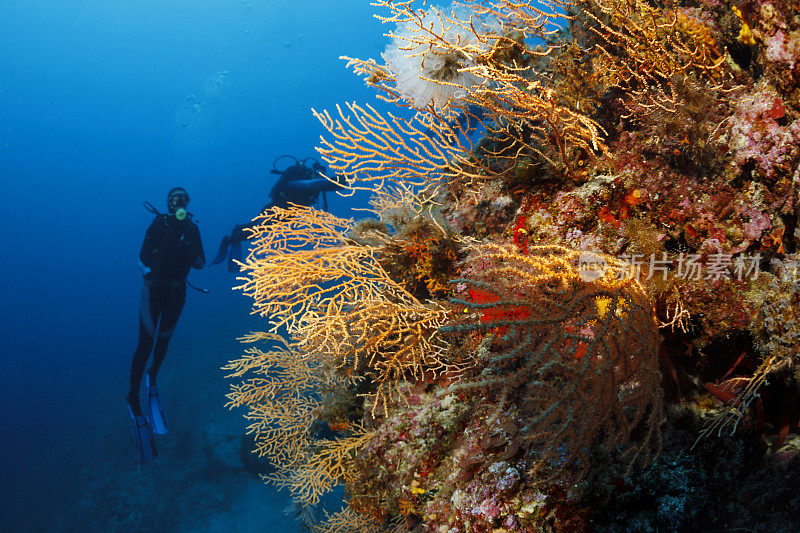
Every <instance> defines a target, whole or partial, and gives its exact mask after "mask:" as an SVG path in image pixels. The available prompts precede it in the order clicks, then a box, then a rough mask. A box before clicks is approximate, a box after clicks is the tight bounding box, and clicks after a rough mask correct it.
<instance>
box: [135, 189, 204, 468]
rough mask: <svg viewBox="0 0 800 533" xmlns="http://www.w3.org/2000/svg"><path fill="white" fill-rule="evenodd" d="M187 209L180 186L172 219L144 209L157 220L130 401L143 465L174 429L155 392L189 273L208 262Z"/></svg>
mask: <svg viewBox="0 0 800 533" xmlns="http://www.w3.org/2000/svg"><path fill="white" fill-rule="evenodd" d="M188 204H189V195H188V194H187V193H186V191H185V190H184V189H183V188H181V187H175V188H174V189H172V190H170V191H169V193H168V194H167V208H168V210H169V213H168V214H164V213H159V212H158V210H157V209H156V208H155V207H153V206H152V204H150V203H149V202H145V204H144V205H145V208H147V209H148V211H150V212H152V213H154V214H155V215H156V218H155V220H153V223H152V224H150V227H149V228H147V233H146V234H145V237H144V242H143V243H142V250H141V252H140V253H139V266H140V267H141V269H142V274H143V276H144V287H143V288H142V301H141V308H140V310H139V343H138V345H137V346H136V351H135V352H134V354H133V361H132V362H131V383H130V384H131V388H130V392H129V393H128V396H127V398H126V400H127V403H128V409H129V411H130V415H131V418H132V419H133V424H134V432H135V433H134V434H135V437H136V446H137V448H138V449H139V459H140V461H141V463H142V464H144V463H148V462H150V461H152V460H153V459H155V458H156V457H157V456H158V453H157V452H156V447H155V443H154V442H153V432H155V433H158V434H164V433H167V431H168V430H169V428H168V427H167V422H166V418H165V417H164V409H163V405H162V403H161V399H160V397H159V395H158V388H157V387H156V374H158V369H159V368H160V367H161V363H162V362H163V361H164V356H165V355H166V353H167V347H168V345H169V340H170V337H172V332H173V331H174V330H175V325H176V324H177V322H178V317H180V314H181V310H183V304H184V302H185V300H186V285H187V281H186V276H187V275H188V274H189V269H190V268H197V269H201V268H203V266H204V265H205V262H206V258H205V254H204V253H203V244H202V242H201V241H200V231H199V230H198V229H197V224H195V223H194V222H193V221H192V214H191V213H189V212H187V211H186V206H187V205H188ZM190 286H192V285H191V284H190ZM192 287H193V286H192ZM193 288H194V287H193ZM197 290H201V289H197ZM201 291H202V292H207V291H206V290H201ZM154 344H155V349H153V345H154ZM151 350H152V352H153V362H152V365H151V366H150V368H149V369H148V371H147V379H146V381H145V388H146V389H147V402H146V406H145V412H144V413H143V412H142V408H141V405H140V403H139V386H140V384H141V381H142V376H143V374H144V370H145V365H146V364H147V360H148V359H149V357H150V352H151Z"/></svg>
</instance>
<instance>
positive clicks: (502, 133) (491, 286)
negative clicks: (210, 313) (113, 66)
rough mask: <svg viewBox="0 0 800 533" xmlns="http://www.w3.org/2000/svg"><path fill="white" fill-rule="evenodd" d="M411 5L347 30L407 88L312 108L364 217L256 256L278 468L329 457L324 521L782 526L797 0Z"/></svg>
mask: <svg viewBox="0 0 800 533" xmlns="http://www.w3.org/2000/svg"><path fill="white" fill-rule="evenodd" d="M419 4H420V5H416V4H415V3H414V2H389V1H382V0H379V1H378V2H376V5H378V6H379V8H380V9H382V10H383V11H382V12H381V13H379V17H380V18H382V20H384V21H385V22H387V23H391V24H394V25H396V28H397V29H396V30H394V31H392V32H390V33H389V38H390V41H391V43H390V44H389V45H388V48H387V52H386V53H384V56H383V57H384V58H385V59H386V61H387V63H386V64H381V63H379V62H377V61H375V60H358V59H351V58H347V59H348V61H349V65H350V66H351V67H352V68H353V69H354V70H355V72H356V73H357V74H358V75H361V76H363V77H364V79H365V81H366V82H367V83H368V84H369V85H371V86H373V87H375V89H376V91H377V92H378V95H379V96H380V97H381V98H382V99H383V100H385V101H386V102H389V103H392V104H395V105H396V106H398V111H397V112H396V113H393V114H385V113H382V112H381V111H379V110H377V109H376V108H374V107H371V106H359V105H357V104H349V105H348V106H347V107H346V108H340V109H338V114H335V115H332V114H330V113H328V112H321V113H317V116H318V117H319V119H320V121H321V123H322V125H323V126H324V127H325V129H326V130H327V135H326V136H324V137H323V141H322V144H321V146H320V152H321V154H322V156H323V157H324V158H325V160H326V161H327V162H328V164H329V165H330V167H331V168H332V169H333V170H335V171H336V172H338V173H339V174H340V175H342V176H344V177H346V179H347V183H348V187H349V188H350V189H352V190H362V189H367V190H370V191H372V192H373V193H374V197H373V200H372V210H373V213H374V214H375V216H376V219H374V220H365V221H360V222H358V223H356V222H353V221H344V220H341V219H336V218H335V217H331V216H330V215H327V214H325V213H320V212H317V211H314V210H311V209H305V208H294V209H292V210H275V211H274V212H272V213H267V214H265V215H264V217H263V218H262V219H261V225H260V226H259V227H257V228H256V230H255V233H254V236H253V238H254V242H255V246H254V248H253V251H252V253H251V255H250V257H249V258H248V259H247V261H246V262H245V263H244V265H243V268H244V273H245V276H246V281H245V283H244V284H243V286H242V288H243V290H244V291H245V293H247V294H250V295H251V296H253V298H254V299H255V302H256V307H255V309H256V311H258V312H260V313H262V314H263V315H264V316H266V317H269V318H270V319H271V320H272V321H273V324H272V328H271V330H270V332H269V333H263V334H254V335H251V336H249V337H248V338H247V339H246V340H247V341H248V342H253V343H263V342H266V343H268V345H269V349H264V350H262V349H261V348H252V349H250V350H248V353H247V354H246V355H245V357H243V358H242V359H239V360H237V361H234V362H232V363H231V364H230V365H229V367H228V368H229V369H230V370H231V372H232V374H233V375H234V376H237V377H238V376H250V378H248V379H246V380H245V381H244V382H242V383H241V384H239V385H236V386H235V387H234V390H233V392H232V393H231V396H230V397H231V401H232V405H247V406H249V407H250V409H251V412H250V415H248V417H249V418H250V419H251V420H253V425H252V426H251V429H252V431H253V432H254V433H255V435H256V448H257V451H258V453H259V454H260V455H264V456H266V457H267V458H269V459H270V460H271V461H272V462H273V463H274V465H275V466H276V469H277V470H276V473H275V474H274V475H272V476H271V477H270V480H271V481H273V482H275V483H277V484H278V485H280V486H284V487H288V489H289V490H290V491H292V494H293V496H294V497H295V498H296V499H297V500H298V501H299V502H301V503H302V504H304V505H307V506H313V505H315V504H316V503H317V502H318V501H319V497H320V495H321V494H323V493H325V492H326V491H327V490H329V489H330V488H331V487H332V486H334V485H336V484H343V485H344V488H345V491H346V495H347V496H346V505H345V507H344V508H343V510H342V511H341V512H339V513H336V514H334V515H332V516H329V517H328V519H327V520H325V521H322V522H319V521H312V520H311V518H310V514H309V515H308V516H307V517H308V520H309V522H310V527H312V528H313V529H315V530H318V531H389V530H392V531H415V532H425V531H431V532H434V531H435V532H442V533H443V532H451V533H457V532H458V533H461V532H484V531H486V532H488V531H492V532H498V533H499V532H504V531H564V532H566V531H698V530H702V531H722V530H733V531H735V530H740V531H744V530H751V531H762V530H763V531H794V530H796V524H797V523H800V496H798V493H797V491H796V490H794V489H793V488H792V487H796V486H800V436H798V432H799V431H800V428H798V424H800V278H799V277H798V276H800V270H799V269H800V249H799V248H798V244H800V227H798V214H800V5H798V3H797V2H792V1H789V0H785V1H778V0H745V1H742V2H736V3H734V4H731V3H729V2H719V1H716V0H670V1H645V0H563V1H562V0H549V1H543V2H526V1H522V2H511V1H506V0H495V1H492V2H460V3H459V5H458V6H456V7H451V8H433V7H430V6H428V5H426V4H425V3H419ZM415 73H416V74H415ZM265 350H266V351H265ZM311 522H313V523H311ZM793 524H794V526H793Z"/></svg>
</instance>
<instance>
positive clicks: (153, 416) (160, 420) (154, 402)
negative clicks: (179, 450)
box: [144, 373, 169, 435]
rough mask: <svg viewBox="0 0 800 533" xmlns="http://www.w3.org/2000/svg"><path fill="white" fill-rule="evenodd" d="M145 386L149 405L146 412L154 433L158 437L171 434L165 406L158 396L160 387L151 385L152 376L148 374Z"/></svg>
mask: <svg viewBox="0 0 800 533" xmlns="http://www.w3.org/2000/svg"><path fill="white" fill-rule="evenodd" d="M144 386H145V388H146V389H147V405H146V406H145V412H146V413H147V418H148V419H149V422H150V426H151V427H152V428H153V432H154V433H156V434H157V435H164V434H166V433H169V426H168V425H167V417H166V416H165V415H164V404H163V403H162V402H161V396H159V395H158V387H156V384H155V383H153V384H152V385H151V384H150V374H149V373H148V374H146V377H145V382H144Z"/></svg>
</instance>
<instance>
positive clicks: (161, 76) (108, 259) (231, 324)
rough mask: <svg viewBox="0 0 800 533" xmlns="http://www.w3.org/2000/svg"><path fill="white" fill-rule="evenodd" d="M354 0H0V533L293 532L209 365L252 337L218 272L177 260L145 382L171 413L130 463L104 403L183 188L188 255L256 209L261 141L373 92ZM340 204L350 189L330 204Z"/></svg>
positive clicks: (380, 44) (288, 142) (313, 139)
mask: <svg viewBox="0 0 800 533" xmlns="http://www.w3.org/2000/svg"><path fill="white" fill-rule="evenodd" d="M373 9H374V8H373V7H372V6H370V5H369V1H368V0H341V1H338V2H323V1H321V0H202V1H200V0H158V1H156V0H24V1H13V0H2V1H0V183H2V190H0V227H1V228H2V243H1V245H2V248H3V251H2V253H1V254H0V256H1V257H2V260H0V280H2V285H3V291H2V292H3V297H2V302H3V309H2V320H0V338H1V339H2V340H3V349H2V352H0V361H2V364H1V365H0V427H2V431H1V432H0V499H1V500H0V501H2V502H3V503H4V505H3V508H4V511H3V512H2V513H0V531H138V530H143V529H148V530H152V531H162V530H163V531H273V530H276V529H282V530H284V531H286V532H289V531H293V530H297V529H298V525H297V522H296V521H295V520H294V518H293V517H292V516H291V513H289V514H288V515H285V514H284V513H283V511H284V508H285V507H286V506H287V504H288V503H289V501H288V496H287V494H286V493H285V492H276V491H275V490H274V489H272V488H270V487H267V486H265V485H263V484H262V483H261V482H260V481H259V480H258V479H256V478H255V477H253V476H252V475H251V474H250V473H248V471H247V470H246V469H245V468H244V466H243V465H242V462H241V460H240V459H239V456H238V454H239V450H240V448H241V437H242V434H243V431H244V427H245V423H246V422H245V420H244V419H243V418H242V417H241V412H231V411H228V410H226V409H225V408H224V407H223V404H224V403H225V398H224V394H225V393H226V392H227V388H228V383H226V382H225V380H224V379H223V377H222V376H223V373H222V372H221V371H220V370H219V367H220V366H222V365H223V364H225V363H226V361H228V360H229V359H231V358H233V357H236V356H237V355H238V354H239V353H240V352H241V349H240V347H239V345H238V344H237V342H236V340H235V338H236V337H237V336H240V335H242V334H244V333H246V332H247V331H250V330H253V329H259V328H260V327H261V325H262V323H263V322H262V320H261V319H259V318H258V317H252V316H250V315H249V306H250V302H249V301H248V300H247V299H246V298H245V297H244V296H242V295H241V294H239V293H237V292H234V291H232V290H231V287H232V285H234V283H235V279H234V276H233V275H231V274H230V273H229V272H227V271H226V270H225V268H224V267H223V266H217V267H211V268H208V269H206V270H203V271H200V272H193V273H192V274H191V275H190V281H192V282H193V283H194V284H196V285H199V286H202V287H207V288H209V289H210V293H209V294H207V295H202V294H200V293H197V292H194V291H188V292H189V293H188V295H187V302H186V306H185V308H184V312H183V315H182V316H181V319H180V322H179V324H178V327H177V330H176V333H175V335H174V336H173V339H172V343H171V346H170V349H169V352H168V353H167V357H166V360H165V362H164V365H163V367H162V371H161V373H160V375H159V385H160V386H161V389H162V395H163V396H164V398H165V401H166V403H167V406H168V409H169V414H170V417H171V422H172V426H173V428H172V431H171V433H170V434H169V435H166V436H163V437H162V436H159V437H157V445H158V446H159V452H160V458H159V460H158V461H157V462H156V463H155V464H153V465H150V466H147V467H140V466H138V464H137V456H136V450H135V447H134V442H133V436H132V429H131V423H130V419H129V417H128V413H127V410H126V407H125V404H124V397H125V394H126V391H127V386H128V372H129V368H130V360H131V356H132V353H133V350H134V347H135V344H136V339H137V313H138V306H139V293H140V290H141V285H142V282H141V277H140V273H139V270H138V267H137V258H138V252H139V248H140V246H141V243H142V238H143V236H144V231H145V230H146V228H147V227H148V225H149V224H150V222H151V220H152V215H151V214H150V213H148V212H147V211H145V209H144V208H143V206H142V202H143V201H145V200H147V201H150V202H152V203H153V204H154V205H155V206H156V207H158V208H159V209H161V210H165V209H166V206H165V198H166V193H167V191H168V190H169V189H170V188H172V187H174V186H178V185H179V186H182V187H185V188H186V189H187V190H188V191H189V194H190V195H191V198H192V200H191V204H190V206H189V210H190V211H191V212H193V213H194V215H195V217H196V219H197V220H198V221H199V227H200V231H201V235H202V238H203V244H204V247H205V252H206V256H207V257H213V255H214V253H215V252H216V247H217V243H218V242H219V240H220V238H221V237H222V236H223V235H224V234H226V233H227V232H229V231H230V228H231V226H232V225H233V224H237V223H244V222H246V221H247V220H249V219H250V218H251V217H253V216H254V215H255V214H257V213H258V211H259V210H260V209H261V207H262V206H263V205H264V204H265V203H266V202H267V200H268V199H267V193H268V191H269V189H270V187H271V185H272V184H273V183H274V179H275V176H274V175H271V174H269V173H268V170H269V169H270V168H271V167H272V161H273V159H274V158H275V157H277V156H279V155H281V154H293V155H295V156H297V157H299V158H304V157H308V156H313V155H316V154H315V152H314V150H313V148H314V146H315V145H316V143H317V142H318V138H319V136H320V134H322V133H323V132H324V130H323V128H322V127H321V125H320V124H319V123H318V122H317V120H316V119H315V118H314V117H313V115H312V114H311V111H310V108H311V107H314V108H316V109H326V108H327V109H331V108H333V107H334V105H335V104H336V103H342V102H345V101H353V100H357V101H360V102H369V103H376V102H377V101H376V99H375V97H374V93H373V92H372V91H371V90H369V89H368V88H366V87H365V86H364V84H363V82H362V81H361V80H360V79H358V78H357V77H355V76H354V75H353V74H352V72H350V71H348V70H347V69H346V68H345V63H344V61H342V60H340V59H339V56H340V55H349V56H355V57H364V58H366V57H377V56H378V55H379V54H380V52H381V51H382V50H383V48H384V46H385V45H386V42H387V38H386V37H384V36H383V35H382V34H383V33H385V32H386V31H388V29H389V28H387V27H385V26H382V25H381V24H380V22H379V21H378V20H376V19H374V18H373V16H372V14H373ZM330 204H331V210H332V211H333V212H334V213H336V214H339V215H344V216H352V213H350V211H349V209H350V207H353V206H363V204H364V198H355V199H347V200H345V199H338V198H334V197H331V199H330Z"/></svg>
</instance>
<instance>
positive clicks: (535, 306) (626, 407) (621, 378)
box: [444, 245, 662, 479]
mask: <svg viewBox="0 0 800 533" xmlns="http://www.w3.org/2000/svg"><path fill="white" fill-rule="evenodd" d="M586 256H587V254H584V255H581V253H580V252H576V251H569V250H567V249H564V248H557V247H535V248H532V249H531V250H530V253H529V254H528V255H520V254H519V253H517V252H514V251H512V250H510V249H507V248H502V247H499V246H493V245H483V246H481V247H478V248H476V249H475V250H473V254H472V255H471V256H470V258H469V260H468V261H467V263H466V265H464V274H465V275H466V276H469V277H465V278H462V279H457V280H454V281H453V283H455V284H456V285H457V286H458V287H459V288H460V290H461V293H462V294H463V297H462V298H460V299H456V300H455V301H454V303H455V304H456V305H458V306H464V313H465V318H463V319H462V320H460V321H459V323H458V324H452V325H448V326H447V327H446V328H444V329H445V330H446V331H451V332H454V333H456V332H457V333H460V334H478V335H490V336H491V348H490V349H489V351H488V352H486V353H485V355H484V357H483V360H481V361H480V362H479V363H478V364H477V365H476V369H479V370H480V373H479V374H477V375H473V376H470V375H465V376H464V377H463V378H462V379H461V380H459V382H458V383H457V384H455V385H453V387H452V388H453V390H457V391H481V393H482V394H486V395H489V396H491V397H496V398H498V399H500V398H502V399H503V401H511V402H512V403H515V404H516V405H517V406H518V407H517V408H518V413H517V419H518V420H519V422H518V423H519V424H520V425H521V426H523V429H521V430H520V437H521V439H522V440H523V441H526V442H527V443H528V446H529V447H530V449H531V450H532V452H533V453H534V455H535V456H536V457H537V458H538V459H537V461H536V462H535V465H534V466H533V472H534V473H535V472H539V471H543V472H547V473H548V474H547V475H546V476H544V477H546V478H547V479H551V477H554V476H560V477H562V478H563V476H564V475H566V472H565V471H570V472H571V473H572V474H573V475H575V476H576V477H580V475H582V474H583V473H585V471H586V470H588V468H589V466H590V465H589V464H588V462H587V459H588V457H587V455H586V450H588V449H590V448H592V447H593V446H595V445H598V444H599V445H600V446H601V447H602V448H604V449H605V450H606V451H608V452H611V451H613V450H615V449H616V447H617V446H622V445H627V444H628V443H629V441H630V439H631V436H632V434H633V433H634V431H635V430H636V429H637V428H639V425H640V424H642V425H643V427H644V436H643V438H642V441H641V443H640V444H638V445H637V446H634V447H633V448H631V449H630V450H629V452H627V453H628V455H629V456H630V458H631V461H630V464H633V462H634V459H636V458H641V459H643V462H645V463H646V462H647V459H648V458H649V457H651V456H652V453H653V452H657V450H658V446H659V424H660V422H661V401H662V400H661V385H660V379H661V378H660V373H659V370H658V343H659V335H658V333H657V327H656V324H655V322H654V320H653V310H652V308H651V303H650V301H649V299H648V298H647V296H646V295H645V293H644V291H643V290H642V288H641V286H639V285H638V283H637V282H636V281H634V280H631V279H627V278H626V277H624V276H623V277H622V279H618V278H619V274H620V273H621V272H622V271H621V270H619V269H618V268H614V267H615V265H614V262H613V260H610V258H603V257H591V259H592V262H593V263H595V264H598V263H599V264H602V265H603V269H602V270H600V271H593V270H586V271H579V267H580V266H582V265H581V260H582V259H585V258H586ZM512 398H513V400H512ZM501 403H502V402H501ZM640 455H641V457H639V456H640Z"/></svg>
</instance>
